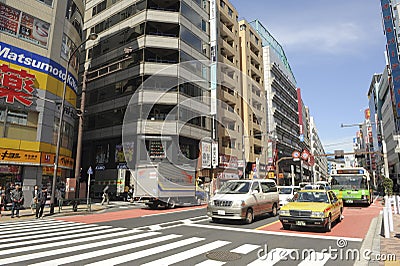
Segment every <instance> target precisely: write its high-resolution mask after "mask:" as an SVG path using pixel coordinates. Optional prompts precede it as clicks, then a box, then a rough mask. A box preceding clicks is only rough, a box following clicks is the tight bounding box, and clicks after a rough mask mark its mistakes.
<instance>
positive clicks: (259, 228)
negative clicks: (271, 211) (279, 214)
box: [255, 220, 280, 230]
mask: <svg viewBox="0 0 400 266" xmlns="http://www.w3.org/2000/svg"><path fill="white" fill-rule="evenodd" d="M279 222H280V221H279V220H277V221H275V222H272V223H269V224H266V225H262V226H260V227H257V228H256V229H255V230H261V229H262V228H265V227H267V226H270V225H273V224H276V223H279Z"/></svg>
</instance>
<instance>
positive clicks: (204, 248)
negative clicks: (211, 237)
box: [142, 240, 231, 266]
mask: <svg viewBox="0 0 400 266" xmlns="http://www.w3.org/2000/svg"><path fill="white" fill-rule="evenodd" d="M230 243H231V242H229V241H223V240H216V241H214V242H211V243H208V244H205V245H201V246H199V247H195V248H191V249H189V250H186V251H183V252H179V253H176V254H174V255H171V256H168V257H165V258H162V259H158V260H154V261H151V262H149V263H146V264H142V266H159V265H171V264H174V263H178V262H181V261H184V260H187V259H190V258H192V257H195V256H198V255H201V254H204V253H205V252H208V251H211V250H214V249H217V248H220V247H223V246H225V245H228V244H230Z"/></svg>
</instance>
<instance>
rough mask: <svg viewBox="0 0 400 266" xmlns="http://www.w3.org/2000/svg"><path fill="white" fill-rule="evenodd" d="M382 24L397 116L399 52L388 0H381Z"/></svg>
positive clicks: (399, 89) (399, 100) (398, 112)
mask: <svg viewBox="0 0 400 266" xmlns="http://www.w3.org/2000/svg"><path fill="white" fill-rule="evenodd" d="M381 6H382V16H383V24H384V29H385V35H386V41H387V45H386V47H387V54H388V58H389V61H390V68H391V70H392V84H393V88H392V90H393V91H392V92H393V95H394V103H395V106H396V113H397V117H400V65H399V54H398V52H397V37H396V30H395V28H394V24H393V21H394V20H393V14H392V5H391V2H390V0H381Z"/></svg>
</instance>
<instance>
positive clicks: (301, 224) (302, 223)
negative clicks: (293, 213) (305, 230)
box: [296, 221, 306, 226]
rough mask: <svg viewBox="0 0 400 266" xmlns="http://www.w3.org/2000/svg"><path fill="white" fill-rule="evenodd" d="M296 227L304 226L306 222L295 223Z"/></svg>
mask: <svg viewBox="0 0 400 266" xmlns="http://www.w3.org/2000/svg"><path fill="white" fill-rule="evenodd" d="M296 225H300V226H305V225H306V222H304V221H296Z"/></svg>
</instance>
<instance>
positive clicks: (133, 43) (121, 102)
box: [82, 0, 211, 196]
mask: <svg viewBox="0 0 400 266" xmlns="http://www.w3.org/2000/svg"><path fill="white" fill-rule="evenodd" d="M208 10H209V4H208V1H202V0H171V1H163V0H138V1H131V0H120V1H107V0H105V1H87V2H86V11H85V30H86V31H87V32H95V33H97V34H99V41H98V42H96V43H95V44H93V45H90V44H89V45H88V46H87V47H86V48H87V52H88V59H89V60H90V66H89V67H88V69H87V71H88V73H87V82H86V85H87V87H86V88H87V103H86V106H87V113H86V114H85V116H86V118H85V126H84V129H85V134H84V139H83V156H82V158H84V159H83V169H87V168H88V167H89V166H90V165H91V166H93V168H94V169H95V173H94V178H95V180H96V181H95V184H94V186H93V187H92V188H93V191H94V193H95V196H100V194H101V191H102V189H103V188H104V187H105V185H107V184H115V182H116V181H117V178H118V180H119V181H118V182H119V183H118V184H119V185H118V189H123V186H124V185H129V184H128V182H129V180H132V179H131V178H130V175H131V171H127V169H128V168H129V169H133V168H138V167H141V166H144V165H148V164H150V163H154V162H161V161H166V160H168V161H169V162H172V163H174V164H177V165H183V164H188V165H190V166H192V167H198V165H197V162H196V158H197V157H198V156H199V153H200V148H199V147H200V146H201V143H202V140H203V139H204V138H207V137H208V138H209V137H210V136H211V123H210V117H209V114H210V88H209V72H208V71H209V65H208V64H209V63H208V62H209V58H210V45H209V42H210V39H209V31H210V28H209V23H208V21H209V11H208ZM178 63H179V65H177V64H178ZM132 97H133V98H132ZM130 101H131V102H130ZM128 106H129V107H128ZM127 107H128V109H127ZM127 112H128V113H129V115H128V117H129V119H130V120H129V121H128V122H129V123H130V124H129V129H128V130H127V131H129V134H130V135H129V137H127V139H129V141H127V140H126V139H125V140H124V141H123V138H124V137H123V123H124V115H125V116H126V113H127ZM126 117H127V116H126ZM125 125H126V123H125ZM126 133H127V132H126ZM127 136H128V135H127ZM128 142H129V143H128ZM122 144H123V145H122ZM123 148H125V151H123ZM127 154H128V155H129V154H130V155H132V156H129V158H126V156H124V155H127ZM196 165H197V166H196ZM133 172H134V171H132V173H133ZM121 186H122V188H121ZM110 188H111V187H110ZM110 192H111V193H117V191H115V190H114V191H112V190H111V191H110Z"/></svg>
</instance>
